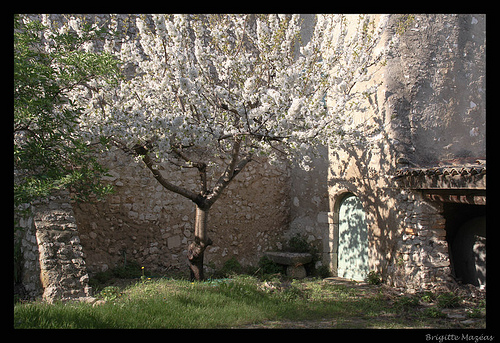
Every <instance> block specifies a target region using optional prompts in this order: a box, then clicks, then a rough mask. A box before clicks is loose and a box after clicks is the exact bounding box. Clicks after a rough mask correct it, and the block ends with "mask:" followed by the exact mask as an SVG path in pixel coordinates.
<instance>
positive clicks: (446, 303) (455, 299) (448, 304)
mask: <svg viewBox="0 0 500 343" xmlns="http://www.w3.org/2000/svg"><path fill="white" fill-rule="evenodd" d="M461 303H462V299H461V298H460V297H459V296H458V295H455V294H454V293H452V292H447V293H442V294H440V295H438V296H437V305H438V307H441V308H454V307H459V306H460V304H461Z"/></svg>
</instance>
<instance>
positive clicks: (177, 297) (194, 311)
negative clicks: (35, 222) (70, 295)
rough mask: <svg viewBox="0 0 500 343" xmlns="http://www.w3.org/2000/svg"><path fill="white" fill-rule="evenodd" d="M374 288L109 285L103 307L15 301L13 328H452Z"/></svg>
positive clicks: (246, 283)
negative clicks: (438, 325) (391, 298)
mask: <svg viewBox="0 0 500 343" xmlns="http://www.w3.org/2000/svg"><path fill="white" fill-rule="evenodd" d="M371 287H375V288H372V291H370V292H367V291H365V290H362V289H355V288H351V287H347V286H344V285H333V284H330V283H327V282H324V281H322V280H319V279H312V280H300V281H298V280H294V281H291V282H290V281H285V282H283V281H282V280H278V279H277V278H274V279H271V280H270V281H260V280H259V279H257V278H255V277H251V276H246V275H239V276H233V277H231V278H228V279H220V280H214V281H210V282H201V283H191V282H189V281H187V280H172V279H154V280H147V281H146V282H141V281H139V282H136V283H134V284H132V285H129V286H126V287H123V288H117V287H111V288H110V287H106V288H104V289H103V290H102V291H101V293H100V298H101V299H105V300H106V302H105V303H102V304H100V305H98V306H93V305H92V304H88V303H65V304H63V303H55V304H47V303H42V302H32V303H24V304H22V303H18V304H15V306H14V327H15V328H234V327H252V326H256V327H259V325H260V326H264V327H286V325H291V326H290V327H296V326H297V325H299V324H297V323H298V322H302V323H303V325H306V326H307V325H309V327H315V325H316V324H315V323H319V322H321V323H323V324H321V325H322V327H324V326H325V325H326V326H328V327H383V328H392V327H396V328H401V327H429V325H436V323H439V320H441V321H442V322H443V323H446V320H445V319H442V318H438V319H436V317H439V316H438V315H437V314H439V313H437V312H436V311H438V310H426V311H420V312H419V311H408V309H409V308H413V309H414V308H415V307H416V306H417V303H416V302H415V301H408V300H407V299H406V300H400V301H399V302H398V301H392V300H389V299H388V298H387V297H386V296H384V294H382V292H381V291H377V290H381V289H382V288H380V287H379V288H376V287H378V286H371ZM373 290H375V291H373ZM416 313H418V314H416ZM427 314H428V315H427ZM283 323H285V324H283ZM286 323H290V324H286ZM304 323H306V324H304ZM294 325H295V326H294ZM301 325H302V324H301ZM318 325H319V324H318ZM443 325H444V326H445V327H446V324H443ZM431 327H435V326H431Z"/></svg>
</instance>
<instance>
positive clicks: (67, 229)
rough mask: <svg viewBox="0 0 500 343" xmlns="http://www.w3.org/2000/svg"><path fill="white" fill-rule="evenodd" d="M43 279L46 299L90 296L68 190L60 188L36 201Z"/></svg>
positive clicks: (35, 210)
mask: <svg viewBox="0 0 500 343" xmlns="http://www.w3.org/2000/svg"><path fill="white" fill-rule="evenodd" d="M34 222H35V226H36V240H37V243H38V250H39V261H40V281H41V284H42V287H43V299H44V300H46V301H49V302H51V301H53V300H56V299H57V300H65V299H74V298H82V297H88V296H90V295H91V289H90V287H89V286H88V281H89V276H88V274H87V270H86V267H85V259H84V254H83V249H82V246H81V244H80V238H79V235H78V229H77V225H76V222H75V217H74V213H73V210H72V207H71V204H70V198H69V192H66V191H61V192H59V193H58V194H56V195H53V196H50V197H49V198H48V199H44V200H43V201H39V202H37V203H36V204H35V209H34Z"/></svg>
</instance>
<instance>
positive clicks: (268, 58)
mask: <svg viewBox="0 0 500 343" xmlns="http://www.w3.org/2000/svg"><path fill="white" fill-rule="evenodd" d="M130 21H131V24H135V25H136V29H137V34H136V35H135V37H134V38H130V37H122V39H121V40H119V39H115V40H106V42H104V46H103V48H104V49H105V50H106V51H108V52H113V53H115V54H117V55H118V57H119V58H120V59H121V61H122V62H123V63H124V65H125V67H126V69H127V71H128V74H127V77H126V80H125V81H124V82H122V83H120V85H119V86H118V87H111V86H108V87H101V88H95V89H92V88H89V87H87V88H86V89H83V88H82V90H84V91H83V92H75V93H74V98H73V100H74V101H80V102H82V103H85V104H86V106H87V111H88V112H87V114H86V115H85V116H84V117H82V120H81V121H80V128H81V130H82V132H84V133H85V135H86V137H87V138H88V139H89V140H96V139H97V138H98V137H106V138H107V139H109V140H110V141H112V142H114V143H115V144H116V145H118V146H119V147H121V148H123V149H124V150H125V151H128V152H130V153H133V154H134V155H135V156H136V157H137V160H138V161H139V162H141V163H144V164H145V165H146V166H147V168H149V170H150V171H151V173H152V175H153V176H154V177H155V178H156V180H157V181H158V182H159V183H160V184H161V185H162V186H163V187H164V188H165V189H166V190H169V191H172V192H175V193H177V194H180V195H182V196H184V197H186V198H187V199H189V200H191V201H192V202H193V204H194V205H195V206H196V219H195V234H194V241H193V242H191V243H190V244H189V247H188V260H189V261H190V268H191V277H192V278H193V279H197V280H201V279H203V255H204V250H205V249H206V247H207V246H208V245H210V244H211V243H212V240H211V239H210V238H209V237H207V219H208V214H209V211H210V208H211V207H212V206H213V204H214V203H215V202H216V201H217V199H219V197H220V196H221V195H222V193H223V191H224V189H225V188H226V187H227V186H228V185H229V184H230V182H231V181H232V180H233V179H234V178H235V177H236V176H237V175H238V174H239V173H240V172H241V171H242V170H243V169H244V168H245V166H246V165H247V164H248V163H250V162H251V161H252V159H254V158H255V157H256V156H259V155H265V156H268V157H269V159H270V160H276V159H278V158H281V157H289V158H290V159H292V160H295V161H296V162H297V163H298V164H299V165H301V166H302V167H303V168H306V169H307V168H308V167H309V165H308V162H310V160H311V159H310V157H309V156H304V155H301V156H300V154H297V152H300V151H304V150H305V149H307V148H309V147H313V146H315V145H319V144H323V145H326V144H337V143H338V142H340V141H349V140H357V139H359V138H360V137H362V136H363V132H365V133H366V130H368V129H369V128H366V125H361V126H360V125H346V124H350V121H352V113H353V112H354V111H356V110H358V109H359V107H360V106H361V105H360V104H361V98H362V97H363V96H365V95H366V94H367V93H369V92H370V91H374V90H375V89H371V90H368V91H367V90H366V89H365V90H364V91H363V92H360V91H355V88H353V87H354V85H355V84H356V83H357V82H360V81H366V80H368V79H369V78H370V74H371V73H370V72H369V70H370V69H369V67H370V66H373V65H375V64H377V63H378V62H380V61H381V59H382V58H383V55H384V51H385V50H383V49H381V50H380V51H379V52H378V53H375V51H374V50H375V47H376V46H377V44H378V43H379V41H380V38H381V33H382V29H383V27H384V25H385V21H384V20H381V21H380V24H379V25H378V26H377V27H376V26H375V24H374V23H373V21H371V20H370V18H369V16H360V17H359V20H358V24H357V27H356V30H355V32H354V33H353V34H352V33H350V34H348V29H347V21H346V18H345V17H344V16H342V15H318V16H316V18H315V25H314V31H313V32H312V35H310V37H307V38H309V39H308V41H307V42H302V41H301V40H302V39H301V38H304V37H305V35H304V34H302V35H301V27H302V26H303V24H302V21H301V17H300V16H299V15H255V14H252V15H236V14H234V15H233V14H231V15H221V14H217V15H162V14H159V15H152V16H138V17H130ZM134 21H135V22H134ZM111 26H112V28H113V29H118V28H119V22H118V20H116V19H113V20H112V23H111ZM127 38H128V39H127ZM304 40H305V39H304ZM327 101H328V102H329V105H330V106H328V108H327V106H326V103H327ZM297 156H300V157H298V158H297ZM162 163H171V164H172V165H174V166H178V167H179V168H180V169H181V170H182V168H196V169H197V170H198V172H199V173H198V175H199V176H198V177H199V180H198V182H197V184H198V186H197V187H198V189H190V188H189V187H183V186H182V185H178V184H175V183H173V182H171V181H170V180H169V178H168V175H167V176H166V175H165V174H162V173H161V172H160V170H159V165H160V164H162ZM210 168H212V169H213V168H215V169H216V170H220V175H217V176H215V177H213V178H212V179H211V178H210V177H209V176H210V175H212V173H209V172H208V171H209V169H210Z"/></svg>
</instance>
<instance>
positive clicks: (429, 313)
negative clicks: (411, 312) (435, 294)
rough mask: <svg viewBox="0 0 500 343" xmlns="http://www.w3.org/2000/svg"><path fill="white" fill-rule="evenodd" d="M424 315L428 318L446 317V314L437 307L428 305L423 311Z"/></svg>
mask: <svg viewBox="0 0 500 343" xmlns="http://www.w3.org/2000/svg"><path fill="white" fill-rule="evenodd" d="M423 315H424V316H426V317H428V318H445V317H446V314H444V313H443V312H441V311H440V310H439V309H437V308H435V307H428V308H426V309H425V310H424V311H423Z"/></svg>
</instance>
